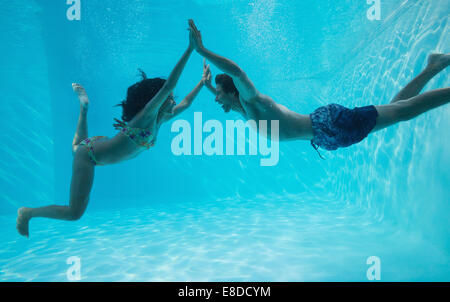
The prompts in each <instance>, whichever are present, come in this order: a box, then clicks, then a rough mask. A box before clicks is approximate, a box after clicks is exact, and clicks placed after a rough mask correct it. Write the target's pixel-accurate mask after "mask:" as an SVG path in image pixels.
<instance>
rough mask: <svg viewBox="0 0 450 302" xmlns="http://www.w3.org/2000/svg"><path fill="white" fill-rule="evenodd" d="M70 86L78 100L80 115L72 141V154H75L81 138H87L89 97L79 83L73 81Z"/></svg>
mask: <svg viewBox="0 0 450 302" xmlns="http://www.w3.org/2000/svg"><path fill="white" fill-rule="evenodd" d="M72 88H73V91H74V92H75V93H76V94H77V96H78V99H79V100H80V116H79V117H78V124H77V130H76V132H75V136H74V138H73V141H72V154H75V151H76V150H77V148H78V144H79V143H80V142H81V141H82V140H84V139H86V138H88V127H87V111H88V107H89V98H88V96H87V94H86V90H85V89H84V88H83V87H82V86H81V85H80V84H76V83H73V84H72Z"/></svg>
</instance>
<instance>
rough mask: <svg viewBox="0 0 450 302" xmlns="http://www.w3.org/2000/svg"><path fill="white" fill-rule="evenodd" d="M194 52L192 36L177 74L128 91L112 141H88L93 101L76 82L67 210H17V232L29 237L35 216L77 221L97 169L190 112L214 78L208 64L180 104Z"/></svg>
mask: <svg viewBox="0 0 450 302" xmlns="http://www.w3.org/2000/svg"><path fill="white" fill-rule="evenodd" d="M193 50H194V45H193V40H192V35H190V37H189V46H188V48H187V50H186V51H185V52H184V54H183V55H182V57H181V59H180V60H179V61H178V63H177V64H176V66H175V68H174V69H173V70H172V72H171V74H170V76H169V77H168V79H167V80H163V79H160V78H154V79H147V77H146V75H145V73H144V72H143V71H141V74H142V78H143V79H142V80H141V81H140V82H138V83H136V84H134V85H132V86H131V87H129V88H128V91H127V98H126V100H125V101H123V102H122V103H121V104H119V105H118V106H122V109H123V113H122V119H123V121H119V120H117V119H116V122H117V123H116V124H114V126H115V128H116V129H117V130H119V132H118V133H117V134H116V135H115V136H114V137H112V138H107V137H105V136H94V137H90V138H88V131H87V118H86V115H87V110H88V105H89V99H88V96H87V94H86V91H85V90H84V88H83V87H82V86H81V85H79V84H72V87H73V90H74V92H75V93H76V94H77V95H78V98H79V101H80V116H79V119H78V125H77V130H76V133H75V137H74V139H73V143H72V152H73V165H72V181H71V184H70V200H69V205H68V206H59V205H50V206H45V207H39V208H27V207H22V208H20V209H19V210H18V216H17V225H16V227H17V230H18V231H19V233H20V234H21V235H23V236H27V237H28V236H29V231H28V225H29V221H30V219H31V218H35V217H46V218H53V219H61V220H78V219H80V218H81V216H82V215H83V213H84V212H85V210H86V207H87V205H88V202H89V194H90V192H91V189H92V184H93V181H94V171H95V166H96V165H102V166H103V165H110V164H115V163H119V162H122V161H125V160H128V159H132V158H134V157H136V156H138V155H139V154H140V153H141V152H142V151H144V150H146V149H149V148H150V147H152V146H153V145H154V144H155V140H156V137H157V135H158V130H159V128H160V127H161V125H162V124H163V123H165V122H167V121H169V120H170V119H172V118H173V117H175V116H176V115H178V114H180V113H181V112H183V111H184V110H186V109H187V108H188V107H189V106H190V105H191V104H192V102H193V100H194V99H195V97H196V96H197V94H198V93H199V92H200V90H201V88H202V87H203V85H204V83H205V81H208V80H209V79H208V77H210V72H209V66H206V65H204V70H203V77H202V79H201V81H200V82H199V83H198V84H197V85H196V86H195V88H194V89H193V90H192V91H191V92H190V93H189V94H188V95H187V96H186V97H185V98H184V99H183V101H181V102H180V103H179V104H178V105H177V104H176V103H175V100H174V97H173V93H172V91H173V90H174V89H175V87H176V85H177V82H178V79H179V78H180V75H181V73H182V71H183V69H184V67H185V65H186V62H187V61H188V59H189V57H190V55H191V54H192V52H193Z"/></svg>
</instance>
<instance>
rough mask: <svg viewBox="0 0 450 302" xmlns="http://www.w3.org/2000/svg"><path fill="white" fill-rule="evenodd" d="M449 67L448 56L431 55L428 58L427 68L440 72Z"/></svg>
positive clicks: (441, 54) (449, 55) (442, 54)
mask: <svg viewBox="0 0 450 302" xmlns="http://www.w3.org/2000/svg"><path fill="white" fill-rule="evenodd" d="M448 65H450V54H444V53H432V54H430V55H429V56H428V66H427V67H428V68H433V69H437V70H442V69H444V68H445V67H447V66H448Z"/></svg>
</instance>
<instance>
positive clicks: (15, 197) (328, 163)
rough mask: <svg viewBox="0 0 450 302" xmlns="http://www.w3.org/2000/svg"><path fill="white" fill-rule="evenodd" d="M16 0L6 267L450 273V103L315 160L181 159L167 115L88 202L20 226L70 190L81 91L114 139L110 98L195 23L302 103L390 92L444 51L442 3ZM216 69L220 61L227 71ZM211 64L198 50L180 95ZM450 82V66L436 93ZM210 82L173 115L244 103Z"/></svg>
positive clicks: (11, 272)
mask: <svg viewBox="0 0 450 302" xmlns="http://www.w3.org/2000/svg"><path fill="white" fill-rule="evenodd" d="M65 2H66V1H43V0H42V1H37V0H34V1H29V0H27V1H25V0H18V1H14V2H8V3H5V4H3V5H2V8H1V11H0V17H1V18H0V25H1V27H0V28H1V30H0V34H1V36H0V38H1V40H2V43H1V44H0V61H1V65H0V66H1V69H0V70H1V74H0V87H1V91H2V97H3V102H2V104H3V106H2V108H1V114H2V117H3V118H2V119H1V120H0V126H1V128H2V131H1V132H0V136H1V140H2V142H3V143H2V145H1V146H0V192H1V197H0V200H1V201H0V202H1V203H0V229H1V230H2V232H1V233H0V244H1V246H0V280H1V281H67V280H68V278H67V270H68V269H69V268H70V264H68V263H67V259H68V258H69V257H73V256H75V257H78V258H79V259H80V261H81V275H80V277H81V281H368V278H367V270H368V269H370V267H371V264H368V263H367V262H366V261H367V259H368V258H369V257H371V256H376V257H378V259H379V260H380V268H381V281H450V236H449V230H450V223H449V219H448V213H449V212H450V211H449V210H450V206H449V195H450V194H449V193H450V189H449V187H450V186H449V184H450V174H449V172H448V167H449V166H450V156H449V154H450V140H449V139H448V130H447V129H449V128H450V107H449V106H444V107H441V108H438V109H436V110H434V111H432V112H428V113H426V114H425V115H422V116H420V117H418V118H416V119H414V120H412V121H409V122H405V123H402V124H399V125H396V126H393V127H391V128H389V129H385V130H382V131H379V132H377V133H374V134H371V135H370V136H369V137H368V138H367V139H365V140H364V141H363V142H361V143H359V144H357V145H354V146H351V147H349V148H346V149H340V150H338V151H335V152H326V151H323V152H322V154H323V155H324V157H325V158H326V160H321V159H320V158H319V157H318V155H317V153H316V152H315V150H314V149H313V148H312V147H311V146H310V144H309V142H307V141H306V142H305V141H292V142H282V143H280V158H279V163H278V164H277V165H276V166H273V167H262V166H260V159H261V158H260V156H248V155H247V156H206V155H203V156H175V155H173V153H172V151H171V148H170V145H171V141H172V139H173V138H174V136H175V135H176V134H174V133H171V131H170V129H171V128H170V124H166V125H164V126H163V127H162V128H161V130H160V133H159V136H158V141H157V144H156V146H155V147H154V148H152V149H151V150H150V151H147V152H145V153H143V154H141V155H140V156H139V157H137V158H135V159H133V160H131V161H128V162H124V163H121V164H119V165H112V166H106V167H98V168H97V169H96V172H95V173H96V175H95V181H94V187H93V190H92V193H91V198H90V203H89V206H88V209H87V211H86V213H85V215H84V216H83V217H82V218H81V219H80V220H79V221H76V222H64V221H55V220H50V219H34V220H32V221H31V223H30V239H25V238H22V237H21V236H19V235H18V233H17V231H16V230H15V219H16V211H17V209H18V208H19V207H20V206H30V207H38V206H44V205H49V204H59V205H66V204H67V203H68V196H69V188H70V187H69V185H70V177H71V167H72V155H71V142H72V139H73V135H74V131H75V126H76V122H77V119H78V110H79V105H78V102H77V99H76V97H75V96H74V95H73V92H72V90H71V83H72V82H78V83H81V84H82V85H83V86H85V88H86V90H87V92H88V95H89V98H90V100H91V105H90V111H89V115H88V123H89V135H107V136H110V137H111V136H113V135H114V134H115V130H114V129H113V127H112V123H113V117H117V118H119V117H120V114H121V113H120V111H119V109H118V108H117V107H113V106H114V105H115V104H117V103H119V102H121V101H122V100H123V99H124V98H125V96H126V89H127V88H128V86H130V85H131V84H133V83H135V82H136V81H138V80H139V77H138V73H137V69H138V68H142V69H143V70H144V71H145V72H146V73H147V75H148V76H149V77H167V76H168V74H169V72H170V71H171V69H172V68H173V66H174V65H175V63H176V62H177V60H178V58H179V57H180V56H181V54H182V53H183V51H184V50H185V48H186V47H187V44H188V34H187V33H188V32H187V30H186V29H187V19H188V18H192V19H194V20H195V21H196V24H197V26H198V27H199V29H200V30H201V32H202V36H203V41H204V44H205V46H206V47H208V48H210V49H211V50H213V51H216V52H217V53H219V54H221V55H224V56H226V57H228V58H230V59H232V60H233V61H235V62H237V63H238V64H239V65H240V66H241V67H242V68H243V69H244V70H245V71H246V73H247V74H248V76H249V77H250V78H251V79H252V81H253V82H254V84H255V86H256V87H257V88H258V89H259V90H260V91H261V92H262V93H264V94H267V95H270V96H272V97H273V98H274V100H275V101H277V102H279V103H281V104H283V105H285V106H287V107H288V108H289V109H292V110H294V111H297V112H299V113H303V114H308V113H310V112H312V111H313V110H314V109H315V108H317V107H318V106H321V105H325V104H328V103H332V102H335V103H339V104H341V105H344V106H347V107H354V106H363V105H369V104H384V103H388V102H389V101H390V99H392V97H393V96H394V95H395V94H396V93H397V92H398V91H399V90H400V89H401V88H402V87H403V86H404V85H406V84H407V83H408V81H409V80H411V79H412V78H413V77H414V76H415V75H417V74H418V73H419V72H420V71H421V70H422V69H423V68H424V67H425V66H426V59H427V55H428V54H429V53H431V52H445V53H448V52H450V49H449V45H450V43H449V37H450V35H449V28H450V27H449V17H448V16H449V12H450V4H449V2H448V1H446V0H436V1H412V0H405V1H394V0H381V2H380V3H381V20H374V21H370V20H368V19H367V16H366V13H367V10H368V9H369V8H370V5H368V4H367V3H366V1H364V0H361V1H359V0H358V1H327V2H328V3H327V4H325V3H320V4H318V2H317V1H313V0H307V1H295V0H292V1H275V0H260V1H259V0H258V1H243V0H242V1H239V0H227V1H206V0H189V1H164V2H163V1H142V0H141V1H138V0H131V1H130V0H129V1H122V0H120V1H114V2H113V1H100V0H89V1H86V0H85V1H81V8H82V11H81V12H82V13H81V20H80V21H68V20H67V17H66V10H67V9H68V8H69V5H67V4H66V3H65ZM211 68H212V73H213V76H214V75H216V74H217V73H218V69H216V68H215V67H213V66H212V67H211ZM201 75H202V58H201V57H200V56H199V55H198V54H195V53H194V54H193V55H192V57H191V59H190V61H189V62H188V64H187V66H186V68H185V70H184V72H183V75H182V76H181V78H180V81H179V84H178V85H177V88H176V89H175V91H174V93H175V95H176V96H178V98H177V100H178V101H181V100H182V98H183V97H184V96H185V95H187V94H188V93H189V92H190V91H191V89H192V88H193V87H194V86H195V85H196V84H197V83H198V81H199V80H200V78H201ZM448 86H450V78H449V70H448V69H447V70H445V71H443V72H441V73H440V74H439V75H437V76H436V77H435V78H433V79H432V80H431V81H430V82H429V84H428V85H427V86H426V87H425V89H424V90H430V89H436V88H442V87H448ZM213 98H214V96H213V95H211V94H210V93H209V92H208V91H207V90H206V89H203V90H202V91H201V92H200V94H199V96H198V97H197V99H196V100H195V101H194V103H193V105H192V107H191V108H189V109H188V110H187V111H186V112H184V113H182V114H181V115H180V116H179V119H185V120H188V121H190V122H192V123H193V116H194V112H202V115H203V120H205V121H206V120H210V119H217V120H219V121H222V122H225V120H227V119H239V118H240V116H238V115H237V114H234V113H229V114H227V115H226V114H224V113H223V111H222V109H221V108H220V107H218V106H217V104H216V103H215V102H214V101H213Z"/></svg>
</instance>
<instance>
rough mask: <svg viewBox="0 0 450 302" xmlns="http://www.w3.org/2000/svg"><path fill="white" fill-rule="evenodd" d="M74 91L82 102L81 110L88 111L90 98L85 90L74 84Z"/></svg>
mask: <svg viewBox="0 0 450 302" xmlns="http://www.w3.org/2000/svg"><path fill="white" fill-rule="evenodd" d="M72 89H73V91H74V92H75V93H76V94H77V96H78V99H79V100H80V105H81V108H82V109H84V110H87V109H88V106H89V98H88V96H87V94H86V90H85V89H84V88H83V86H81V85H80V84H77V83H72Z"/></svg>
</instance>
